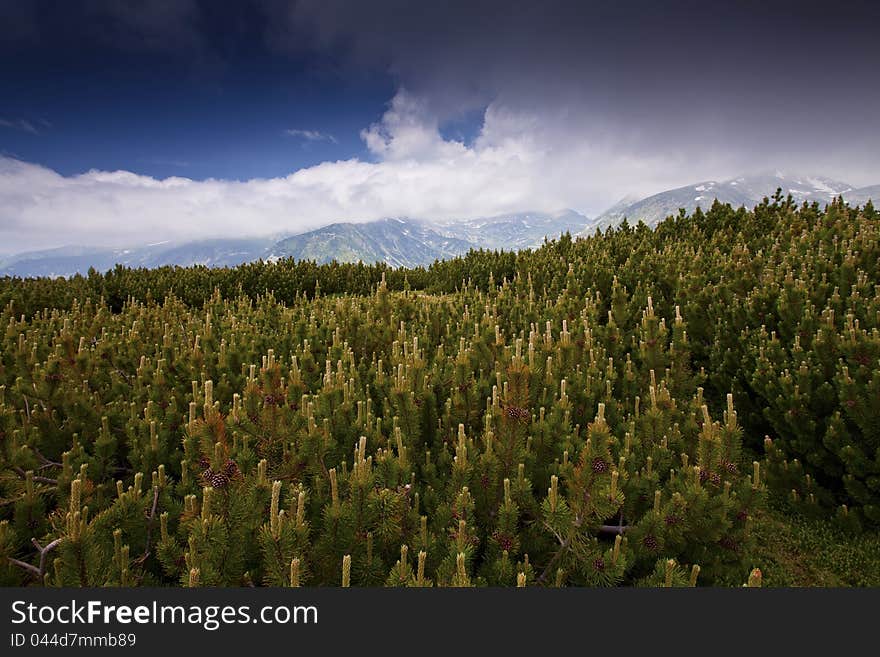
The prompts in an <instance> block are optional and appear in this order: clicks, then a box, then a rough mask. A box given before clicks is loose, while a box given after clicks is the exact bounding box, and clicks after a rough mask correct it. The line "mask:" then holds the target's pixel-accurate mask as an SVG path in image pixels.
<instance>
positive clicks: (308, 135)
mask: <svg viewBox="0 0 880 657" xmlns="http://www.w3.org/2000/svg"><path fill="white" fill-rule="evenodd" d="M284 134H285V135H287V136H288V137H301V138H302V139H305V140H306V141H329V142H331V143H333V144H338V143H339V142H338V141H337V139H336V137H334V136H333V135H331V134H328V133H326V132H320V131H318V130H299V129H295V128H288V129H287V130H285V131H284Z"/></svg>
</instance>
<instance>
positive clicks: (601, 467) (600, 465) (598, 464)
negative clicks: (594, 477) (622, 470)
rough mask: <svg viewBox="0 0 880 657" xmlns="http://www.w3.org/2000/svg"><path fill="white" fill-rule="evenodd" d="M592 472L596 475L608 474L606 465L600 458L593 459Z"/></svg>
mask: <svg viewBox="0 0 880 657" xmlns="http://www.w3.org/2000/svg"><path fill="white" fill-rule="evenodd" d="M593 472H595V473H596V474H604V473H606V472H608V464H607V463H606V462H605V459H603V458H602V457H601V456H597V457H596V458H594V459H593Z"/></svg>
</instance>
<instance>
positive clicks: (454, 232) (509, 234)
mask: <svg viewBox="0 0 880 657" xmlns="http://www.w3.org/2000/svg"><path fill="white" fill-rule="evenodd" d="M590 224H591V221H590V220H589V219H588V218H587V217H585V216H584V215H582V214H580V213H578V212H575V211H574V210H564V211H562V212H556V213H546V212H522V213H514V214H505V215H498V216H494V217H482V218H477V219H458V220H452V221H446V222H438V223H437V224H436V226H437V230H439V231H441V232H443V233H444V234H446V235H450V236H452V237H457V238H459V239H462V240H465V241H468V242H473V243H474V244H479V245H480V246H482V247H484V248H488V249H505V250H519V249H527V248H530V247H537V246H540V245H541V243H542V242H543V241H544V238H545V237H546V238H548V239H555V238H557V237H559V236H560V235H562V234H563V233H565V232H569V233H571V234H572V235H577V234H578V233H580V232H582V231H583V230H584V229H585V228H587V227H588V226H589V225H590Z"/></svg>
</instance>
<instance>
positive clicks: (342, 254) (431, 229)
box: [0, 171, 880, 277]
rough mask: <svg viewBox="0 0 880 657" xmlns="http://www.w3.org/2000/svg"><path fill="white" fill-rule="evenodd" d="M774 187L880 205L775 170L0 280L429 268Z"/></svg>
mask: <svg viewBox="0 0 880 657" xmlns="http://www.w3.org/2000/svg"><path fill="white" fill-rule="evenodd" d="M777 188H781V189H782V193H783V194H791V196H792V197H793V198H794V199H795V200H796V201H797V202H799V203H800V202H813V201H817V202H819V203H820V204H825V203H828V202H830V201H831V200H832V199H834V198H836V197H837V196H839V195H842V196H843V197H844V199H845V200H846V201H847V202H848V203H850V204H851V205H856V204H857V205H863V204H864V203H865V202H866V201H867V200H868V199H875V200H880V185H873V186H870V187H861V188H857V187H855V186H853V185H849V184H847V183H845V182H841V181H839V180H832V179H830V178H826V177H823V176H807V175H794V174H788V173H784V172H781V171H777V172H773V173H767V174H760V175H750V176H742V177H739V178H732V179H730V180H724V181H714V180H707V181H703V182H698V183H694V184H692V185H687V186H684V187H679V188H676V189H671V190H667V191H664V192H660V193H658V194H653V195H650V196H647V197H638V196H628V197H626V198H624V199H622V200H621V201H620V202H618V203H616V204H615V205H614V206H612V207H610V208H608V209H607V210H605V211H604V212H603V213H602V214H600V215H599V216H598V217H595V218H594V219H589V218H588V217H586V216H585V215H583V214H580V213H579V212H576V211H575V210H571V209H567V210H563V211H560V212H553V213H547V212H521V213H510V214H504V215H498V216H493V217H476V218H459V219H450V220H446V221H435V222H427V221H421V220H418V219H413V218H404V217H401V218H388V219H381V220H378V221H371V222H338V223H333V224H330V225H327V226H323V227H321V228H317V229H315V230H310V231H306V232H302V233H298V234H282V235H274V236H267V237H259V238H240V239H209V240H198V241H183V242H172V241H164V242H156V243H153V244H147V245H135V246H131V247H129V248H100V247H79V246H67V247H61V248H57V249H49V250H45V251H31V252H27V253H20V254H17V255H13V256H8V257H2V256H0V276H22V277H25V276H50V277H54V276H71V275H74V274H77V273H81V274H84V273H86V272H87V271H88V270H89V268H91V267H94V268H95V269H96V270H98V271H106V270H108V269H111V268H113V267H114V266H115V265H116V264H121V265H124V266H127V267H159V266H163V265H178V266H190V265H204V266H207V267H226V266H235V265H239V264H242V263H245V262H252V261H255V260H260V259H262V260H265V261H270V262H271V261H274V260H278V259H280V258H289V257H292V258H296V259H308V260H315V261H317V262H319V263H325V262H330V261H332V260H336V261H339V262H358V261H363V262H384V263H386V264H388V265H389V266H392V267H414V266H419V265H423V266H427V265H430V264H431V263H433V262H434V261H435V260H440V259H445V258H451V257H455V256H457V255H462V254H464V253H467V252H468V251H469V250H470V249H476V248H486V249H504V250H519V249H524V248H533V247H538V246H540V245H541V243H542V242H543V241H544V240H545V239H553V238H556V237H559V236H560V235H561V234H563V233H565V232H568V233H571V234H572V235H588V234H590V233H592V232H594V231H595V230H596V229H601V230H604V229H605V228H607V227H609V226H614V225H617V224H619V223H620V222H621V221H623V219H624V218H626V219H627V220H628V221H629V222H630V223H636V222H638V221H643V222H645V223H646V224H648V225H650V226H654V225H656V224H657V223H658V222H659V221H661V220H662V219H663V218H665V217H667V216H669V215H674V214H677V213H678V212H679V209H680V208H684V210H685V211H686V212H688V213H691V212H693V211H694V210H695V209H696V208H697V207H698V206H699V207H701V208H703V209H704V210H706V209H708V208H709V207H710V206H711V205H712V203H713V202H714V201H715V199H717V200H718V201H720V202H722V203H729V204H731V205H732V206H734V207H739V206H746V207H751V206H754V205H756V204H758V203H760V202H761V200H762V199H763V198H764V197H769V196H772V195H773V194H774V193H775V191H776V189H777Z"/></svg>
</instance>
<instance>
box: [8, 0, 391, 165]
mask: <svg viewBox="0 0 880 657" xmlns="http://www.w3.org/2000/svg"><path fill="white" fill-rule="evenodd" d="M18 4H21V3H18ZM77 4H79V3H76V2H72V3H69V4H68V5H67V8H66V9H61V8H62V7H64V5H62V4H61V3H39V2H37V3H34V7H35V8H36V10H35V11H33V12H31V13H30V14H29V15H27V16H26V17H20V18H19V20H22V21H25V24H26V25H30V26H31V27H32V28H33V29H34V32H33V33H32V34H27V33H24V34H23V35H22V37H21V38H18V39H14V40H13V39H8V37H7V40H6V41H5V42H3V43H2V46H3V51H2V54H3V56H2V57H0V99H2V100H0V121H2V124H0V151H2V152H3V154H6V155H8V156H12V157H16V158H18V159H22V160H26V161H29V162H36V163H39V164H43V165H45V166H48V167H50V168H52V169H54V170H56V171H58V172H59V173H62V174H65V175H69V174H74V173H80V172H83V171H86V170H89V169H103V170H116V169H126V170H129V171H134V172H137V173H143V174H147V175H151V176H156V177H165V176H170V175H180V176H186V177H189V178H195V179H203V178H208V177H217V178H224V179H239V180H241V179H248V178H254V177H274V176H281V175H287V174H289V173H290V172H291V171H293V170H295V169H298V168H301V167H305V166H309V165H312V164H315V163H318V162H321V161H325V160H336V159H343V158H348V157H352V156H361V157H366V151H365V148H364V144H363V142H362V140H361V139H360V136H359V133H360V130H361V129H363V128H364V127H365V126H367V125H369V124H370V123H371V122H373V121H376V120H377V119H378V118H379V117H381V115H382V112H383V111H384V108H385V105H386V104H387V102H388V101H389V99H390V98H391V97H392V96H393V94H394V90H395V86H394V82H393V81H392V80H391V78H390V76H389V75H387V74H386V73H384V72H382V71H380V70H365V69H361V70H357V71H353V70H352V69H351V68H347V69H342V68H340V67H338V66H336V65H335V64H334V62H333V60H332V57H327V56H324V55H321V54H312V53H302V52H301V53H286V52H277V51H272V50H271V49H270V48H269V47H268V45H267V43H266V41H265V39H264V37H263V35H262V32H261V30H263V29H265V27H266V26H265V23H264V22H263V21H264V20H266V18H265V17H262V16H260V15H259V14H257V15H255V16H254V17H253V18H254V20H253V23H254V24H253V25H251V26H248V28H247V29H241V26H240V25H238V23H237V20H236V19H235V17H234V16H226V18H225V20H222V21H218V20H216V19H215V20H214V22H211V21H210V20H209V19H208V17H210V16H211V14H210V13H209V12H205V13H203V14H201V16H202V19H201V20H200V21H199V22H198V24H197V25H195V26H194V32H193V33H192V34H189V35H187V37H186V38H187V39H199V40H201V41H202V42H201V43H197V44H196V43H192V42H191V41H189V40H186V41H183V42H179V41H175V40H174V38H173V37H168V36H166V34H165V32H164V30H165V29H169V30H170V29H171V28H170V27H167V28H166V27H163V26H156V30H155V35H156V36H155V38H156V42H155V43H154V42H143V43H134V44H126V43H125V39H132V38H134V37H132V36H131V35H127V34H125V32H126V30H125V29H124V28H121V27H119V26H118V25H117V24H116V22H114V21H113V20H110V19H109V18H106V17H105V18H104V19H103V20H104V24H103V25H101V23H100V21H101V14H100V13H99V12H96V11H95V10H94V9H93V10H92V11H87V9H88V4H89V3H85V6H83V7H80V8H78V9H77V8H76V7H73V5H77ZM52 5H54V8H52V9H50V6H52ZM218 5H219V3H218ZM7 10H8V8H7ZM59 10H60V11H61V12H62V13H60V14H59V13H56V12H57V11H59ZM195 30H197V31H195ZM151 38H152V37H151ZM287 131H303V132H302V133H296V134H289V133H288V132H287ZM306 134H308V135H310V136H311V138H307V137H306V136H304V135H306Z"/></svg>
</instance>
